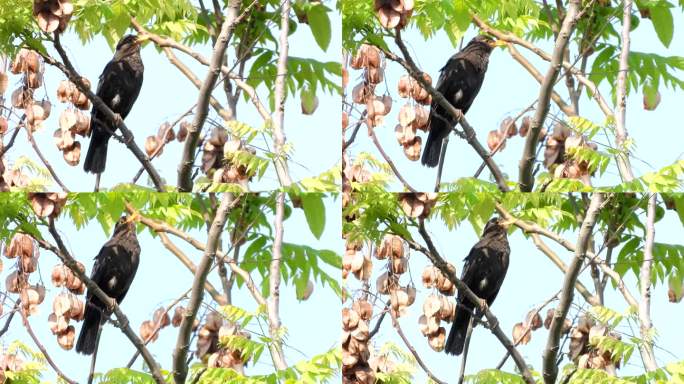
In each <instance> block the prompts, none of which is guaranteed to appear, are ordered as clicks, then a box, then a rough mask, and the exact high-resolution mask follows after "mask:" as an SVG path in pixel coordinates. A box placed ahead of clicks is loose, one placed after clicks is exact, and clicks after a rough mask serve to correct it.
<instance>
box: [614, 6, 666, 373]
mask: <svg viewBox="0 0 684 384" xmlns="http://www.w3.org/2000/svg"><path fill="white" fill-rule="evenodd" d="M627 1H629V0H627ZM618 100H619V99H618ZM655 216H656V194H655V193H652V194H651V196H650V197H649V198H648V208H647V209H646V240H645V243H644V261H643V262H642V263H641V269H640V271H639V286H640V287H641V301H640V302H639V322H640V323H641V324H640V326H639V329H640V333H641V340H642V342H641V343H639V352H641V359H642V360H643V361H644V368H646V370H647V371H649V372H652V371H655V370H656V369H658V364H657V363H656V359H655V355H654V354H653V332H652V330H653V323H652V322H651V266H652V265H653V243H654V241H655Z"/></svg>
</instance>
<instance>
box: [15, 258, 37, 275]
mask: <svg viewBox="0 0 684 384" xmlns="http://www.w3.org/2000/svg"><path fill="white" fill-rule="evenodd" d="M19 260H20V262H19V265H20V266H21V271H22V272H23V273H33V272H35V271H36V269H38V259H37V258H35V257H22V258H21V259H19Z"/></svg>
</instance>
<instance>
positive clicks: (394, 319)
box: [388, 310, 446, 384]
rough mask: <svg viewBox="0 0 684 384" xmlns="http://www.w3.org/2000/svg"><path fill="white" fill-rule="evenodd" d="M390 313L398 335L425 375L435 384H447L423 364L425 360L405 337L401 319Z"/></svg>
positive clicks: (390, 311)
mask: <svg viewBox="0 0 684 384" xmlns="http://www.w3.org/2000/svg"><path fill="white" fill-rule="evenodd" d="M388 312H389V313H390V316H392V325H393V326H394V329H396V330H397V334H398V335H399V337H401V340H403V341H404V344H406V348H408V350H409V352H411V354H412V355H413V357H414V358H415V359H416V362H417V363H418V365H420V367H421V368H422V369H423V371H424V372H425V374H427V375H428V377H429V378H430V379H431V380H432V381H434V382H435V383H438V384H446V381H442V380H440V379H438V378H437V376H435V374H434V373H432V371H430V368H428V366H427V365H426V364H425V362H423V359H421V358H420V356H419V355H418V352H417V351H416V349H415V348H414V347H413V345H411V343H410V342H409V340H408V339H407V338H406V335H404V332H403V331H402V330H401V326H400V325H399V319H397V315H396V314H394V312H393V311H392V310H389V311H388Z"/></svg>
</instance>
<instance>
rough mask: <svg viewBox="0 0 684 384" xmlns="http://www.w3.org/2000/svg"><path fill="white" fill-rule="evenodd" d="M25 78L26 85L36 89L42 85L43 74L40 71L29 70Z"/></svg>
mask: <svg viewBox="0 0 684 384" xmlns="http://www.w3.org/2000/svg"><path fill="white" fill-rule="evenodd" d="M25 79H26V86H27V87H29V88H31V89H38V88H40V87H41V86H42V85H43V74H42V73H40V72H29V73H27V74H26V78H25Z"/></svg>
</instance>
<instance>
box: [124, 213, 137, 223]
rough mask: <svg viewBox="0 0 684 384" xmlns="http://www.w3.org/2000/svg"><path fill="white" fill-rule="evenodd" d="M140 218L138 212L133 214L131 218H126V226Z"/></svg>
mask: <svg viewBox="0 0 684 384" xmlns="http://www.w3.org/2000/svg"><path fill="white" fill-rule="evenodd" d="M139 218H140V215H139V214H138V212H133V213H132V214H131V215H130V216H128V217H127V218H126V224H130V223H132V222H134V221H138V219H139Z"/></svg>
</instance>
